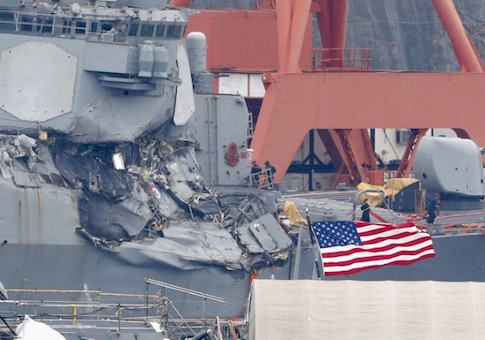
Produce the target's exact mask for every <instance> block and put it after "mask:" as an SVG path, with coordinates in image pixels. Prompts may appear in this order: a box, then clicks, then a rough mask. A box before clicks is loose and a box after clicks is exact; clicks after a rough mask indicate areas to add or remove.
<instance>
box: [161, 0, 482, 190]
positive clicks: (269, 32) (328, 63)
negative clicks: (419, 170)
mask: <svg viewBox="0 0 485 340" xmlns="http://www.w3.org/2000/svg"><path fill="white" fill-rule="evenodd" d="M432 3H433V6H434V8H435V10H436V12H437V14H438V16H439V17H440V20H441V22H442V24H443V26H444V28H445V30H446V32H447V34H448V36H449V38H450V40H451V43H452V45H453V49H454V52H455V55H456V58H457V60H458V62H459V64H460V65H461V72H433V73H426V72H384V71H373V70H371V69H370V68H369V51H368V50H366V49H355V48H346V47H345V35H346V28H347V9H348V1H347V0H313V1H312V0H262V2H261V1H257V0H256V2H255V8H254V9H252V10H234V9H233V10H201V11H200V13H199V14H197V15H195V16H194V17H193V18H192V21H191V24H190V25H189V31H201V32H204V33H205V34H206V36H207V41H208V60H207V65H208V68H209V69H210V70H211V71H213V72H215V73H217V72H218V71H219V72H220V71H222V70H226V71H227V70H230V71H231V72H236V73H237V72H240V73H261V74H262V79H263V83H264V86H265V90H266V91H265V96H264V98H263V101H262V106H261V110H260V112H259V116H258V121H257V124H256V128H255V131H254V136H253V139H252V143H251V148H252V149H254V153H253V159H255V160H256V161H258V162H260V163H264V161H265V160H269V161H270V162H271V163H272V164H273V165H274V166H275V167H276V168H277V169H278V171H277V173H276V175H275V182H276V183H279V182H281V181H282V179H283V177H284V175H285V174H286V169H288V168H289V166H290V164H291V162H292V160H293V159H294V157H295V155H296V153H297V151H298V149H299V147H300V145H301V143H302V141H303V139H304V137H305V136H306V134H307V133H308V132H309V131H310V130H313V129H314V130H316V131H317V132H318V136H319V137H320V138H321V140H322V142H323V143H324V145H325V147H326V149H327V152H328V153H329V155H330V157H331V159H332V161H333V163H334V165H335V166H336V168H337V169H339V175H340V176H343V177H341V178H343V179H344V180H346V181H347V182H350V183H351V184H358V183H359V182H361V181H363V182H368V183H374V184H382V181H383V173H382V171H379V170H378V164H377V159H376V156H375V153H374V150H373V149H372V145H371V142H370V138H369V134H368V130H367V129H371V128H408V129H410V131H411V138H410V139H409V141H408V144H407V147H406V150H405V152H404V156H403V158H402V159H401V162H400V166H399V169H398V171H397V176H400V177H407V176H408V175H409V173H410V171H411V167H412V164H413V159H414V152H415V150H416V145H417V144H418V143H419V140H420V139H421V137H422V136H423V135H424V134H425V133H426V131H427V130H428V129H430V128H451V129H453V130H454V131H455V132H456V134H457V135H458V136H459V137H462V138H471V139H472V140H474V141H475V143H477V144H478V145H485V134H484V133H483V127H485V114H484V111H485V95H484V94H483V89H485V74H484V70H485V68H484V66H483V63H482V61H481V60H480V57H479V55H478V53H477V51H476V48H475V47H474V45H473V43H472V42H471V40H470V39H469V37H468V36H467V33H466V31H465V29H464V27H463V24H462V22H461V20H460V18H459V16H458V14H457V11H456V9H455V7H454V5H453V2H452V0H432ZM171 4H172V5H174V6H185V7H188V6H189V4H190V0H172V2H171ZM313 13H315V15H316V18H317V21H318V28H319V32H320V37H321V46H322V48H320V49H314V48H313V46H312V14H313ZM363 165H366V166H363ZM335 183H336V182H335Z"/></svg>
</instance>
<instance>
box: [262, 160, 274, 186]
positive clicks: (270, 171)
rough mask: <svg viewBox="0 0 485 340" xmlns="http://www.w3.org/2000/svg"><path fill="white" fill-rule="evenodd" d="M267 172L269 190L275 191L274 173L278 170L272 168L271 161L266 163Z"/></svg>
mask: <svg viewBox="0 0 485 340" xmlns="http://www.w3.org/2000/svg"><path fill="white" fill-rule="evenodd" d="M264 165H265V170H266V181H267V183H268V188H270V189H274V173H275V172H276V168H275V167H274V166H272V165H271V164H270V163H269V161H266V162H264Z"/></svg>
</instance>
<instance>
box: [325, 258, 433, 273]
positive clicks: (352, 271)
mask: <svg viewBox="0 0 485 340" xmlns="http://www.w3.org/2000/svg"><path fill="white" fill-rule="evenodd" d="M435 256H436V254H426V255H423V256H421V257H419V258H417V259H415V260H413V261H394V262H392V263H389V264H393V265H398V266H407V265H410V264H413V263H415V262H418V261H421V260H424V259H429V258H433V257H435ZM380 267H382V265H369V266H366V267H363V268H355V269H351V270H342V271H339V272H325V275H326V276H338V275H352V274H357V273H359V272H361V271H363V270H367V269H377V268H380Z"/></svg>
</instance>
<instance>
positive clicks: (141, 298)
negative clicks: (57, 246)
mask: <svg viewBox="0 0 485 340" xmlns="http://www.w3.org/2000/svg"><path fill="white" fill-rule="evenodd" d="M145 282H146V284H147V291H146V292H145V294H125V293H110V292H103V291H100V290H86V289H82V290H71V289H68V290H61V289H15V288H12V289H7V290H6V291H7V293H8V295H9V298H8V299H7V300H2V301H0V302H1V303H0V316H1V317H2V319H3V321H4V322H5V324H0V334H2V333H1V332H4V333H8V332H9V328H10V329H15V328H16V326H17V325H18V324H19V323H20V322H21V321H22V319H23V315H29V316H30V317H31V318H32V319H34V320H36V321H40V322H44V323H46V324H47V325H49V326H50V327H52V328H54V329H56V330H58V331H59V332H64V333H73V332H76V331H77V330H83V331H84V330H89V329H93V330H96V331H97V332H99V331H103V330H104V331H106V332H118V333H119V334H122V333H127V332H140V331H145V332H152V331H153V332H156V331H157V327H156V325H159V327H160V329H162V330H164V331H165V332H167V334H168V335H171V336H176V337H177V338H180V337H183V336H185V337H187V336H193V335H194V334H199V333H203V332H204V331H207V330H208V329H211V330H212V331H213V332H217V333H218V334H220V336H219V339H235V338H236V334H237V331H236V329H239V328H240V327H244V320H242V319H238V318H232V319H230V318H219V317H213V318H206V317H205V316H202V317H201V318H184V317H183V316H182V315H181V314H180V313H179V312H178V310H177V309H176V308H175V306H173V304H172V303H171V301H170V300H169V299H167V298H166V297H164V296H163V295H162V292H161V291H160V290H159V292H158V293H157V294H149V293H148V285H150V284H153V285H156V286H158V287H161V288H163V289H175V290H177V291H179V292H182V293H186V294H190V295H193V296H197V297H199V298H202V299H211V300H214V301H217V302H224V300H223V299H221V298H219V297H216V296H212V295H209V294H204V293H200V292H197V291H193V290H186V289H184V288H181V287H177V286H174V285H171V284H166V283H164V282H161V281H156V280H151V279H146V281H145ZM178 288H180V289H178ZM73 294H74V295H76V296H78V297H79V296H82V297H84V299H86V301H77V300H70V299H62V296H65V295H68V296H72V295H73ZM26 297H27V298H26ZM116 301H122V302H116ZM7 325H8V326H7ZM160 329H158V331H160Z"/></svg>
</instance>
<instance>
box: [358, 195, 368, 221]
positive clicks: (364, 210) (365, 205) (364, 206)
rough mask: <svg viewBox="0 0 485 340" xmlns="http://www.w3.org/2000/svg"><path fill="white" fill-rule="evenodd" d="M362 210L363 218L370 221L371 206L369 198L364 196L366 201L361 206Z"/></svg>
mask: <svg viewBox="0 0 485 340" xmlns="http://www.w3.org/2000/svg"><path fill="white" fill-rule="evenodd" d="M360 210H362V218H361V220H362V221H364V222H370V206H369V203H368V202H367V198H364V203H363V204H362V205H361V206H360Z"/></svg>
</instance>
